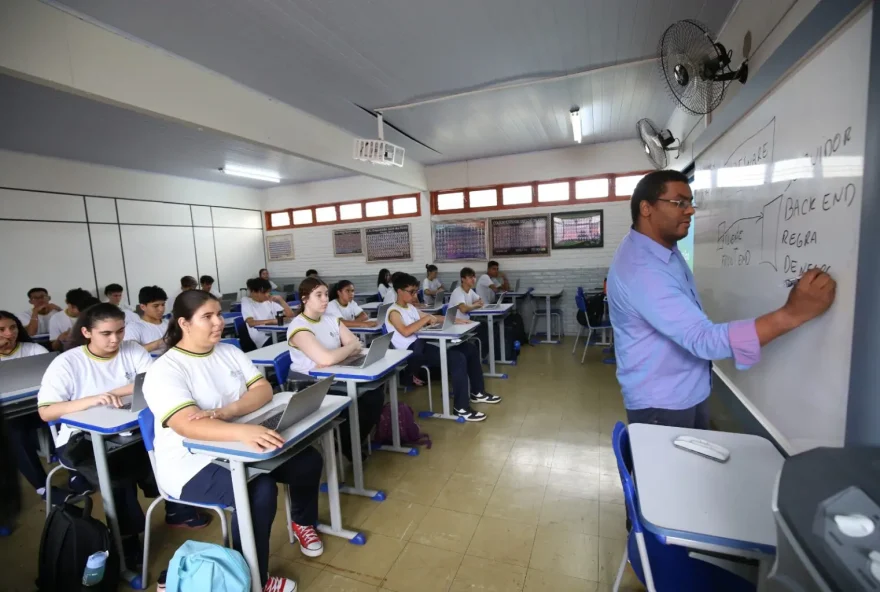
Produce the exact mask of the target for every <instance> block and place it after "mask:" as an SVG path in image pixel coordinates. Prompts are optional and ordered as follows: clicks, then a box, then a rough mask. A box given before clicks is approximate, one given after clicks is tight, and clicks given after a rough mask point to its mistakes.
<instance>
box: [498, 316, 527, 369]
mask: <svg viewBox="0 0 880 592" xmlns="http://www.w3.org/2000/svg"><path fill="white" fill-rule="evenodd" d="M504 332H505V336H504V337H505V338H506V339H511V340H513V341H519V343H520V345H529V334H528V333H526V325H525V323H524V322H523V318H522V316H521V315H520V314H519V313H518V312H512V313H510V314H509V315H507V318H506V319H504ZM508 336H509V337H508ZM507 359H508V360H513V359H515V358H512V357H508V358H507Z"/></svg>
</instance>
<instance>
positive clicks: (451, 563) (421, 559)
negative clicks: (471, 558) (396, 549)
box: [382, 542, 463, 592]
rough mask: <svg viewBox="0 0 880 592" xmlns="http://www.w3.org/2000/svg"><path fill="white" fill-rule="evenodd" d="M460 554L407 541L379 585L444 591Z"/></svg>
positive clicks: (397, 589) (407, 590)
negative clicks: (383, 580)
mask: <svg viewBox="0 0 880 592" xmlns="http://www.w3.org/2000/svg"><path fill="white" fill-rule="evenodd" d="M462 557H463V556H462V555H461V554H459V553H453V552H452V551H445V550H443V549H438V548H436V547H428V546H425V545H419V544H416V543H412V542H410V543H409V544H407V546H406V548H405V549H404V550H403V553H401V554H400V557H398V558H397V562H396V563H395V564H394V566H393V567H392V568H391V571H389V572H388V575H387V576H385V582H384V583H383V584H382V585H383V586H384V587H385V588H387V589H389V590H394V591H395V592H410V591H411V590H418V591H419V592H446V591H447V590H449V586H450V585H451V584H452V580H453V579H454V578H455V574H456V572H457V571H458V566H459V565H460V564H461V560H462Z"/></svg>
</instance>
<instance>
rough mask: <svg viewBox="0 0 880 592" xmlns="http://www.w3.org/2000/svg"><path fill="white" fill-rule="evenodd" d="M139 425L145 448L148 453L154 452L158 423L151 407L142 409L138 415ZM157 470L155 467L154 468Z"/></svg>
mask: <svg viewBox="0 0 880 592" xmlns="http://www.w3.org/2000/svg"><path fill="white" fill-rule="evenodd" d="M138 425H139V426H140V428H141V437H142V438H143V439H144V448H146V449H147V452H153V439H154V438H155V437H156V423H155V419H154V418H153V412H152V411H150V408H149V407H146V408H144V409H141V411H140V413H138ZM154 468H155V467H154Z"/></svg>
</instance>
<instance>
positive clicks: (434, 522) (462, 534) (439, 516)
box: [410, 508, 480, 553]
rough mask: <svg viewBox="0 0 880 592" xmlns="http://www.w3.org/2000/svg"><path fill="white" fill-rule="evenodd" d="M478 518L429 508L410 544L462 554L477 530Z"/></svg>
mask: <svg viewBox="0 0 880 592" xmlns="http://www.w3.org/2000/svg"><path fill="white" fill-rule="evenodd" d="M479 523H480V517H479V516H475V515H473V514H465V513H463V512H455V511H453V510H445V509H443V508H431V509H429V510H428V513H427V514H426V515H425V517H424V518H422V522H421V523H420V524H419V526H418V528H416V530H415V532H414V533H413V534H412V537H411V538H410V542H413V543H419V544H422V545H428V546H431V547H437V548H439V549H446V550H447V551H455V552H456V553H464V552H465V551H467V548H468V545H470V543H471V539H472V538H473V536H474V532H475V531H476V530H477V525H478V524H479Z"/></svg>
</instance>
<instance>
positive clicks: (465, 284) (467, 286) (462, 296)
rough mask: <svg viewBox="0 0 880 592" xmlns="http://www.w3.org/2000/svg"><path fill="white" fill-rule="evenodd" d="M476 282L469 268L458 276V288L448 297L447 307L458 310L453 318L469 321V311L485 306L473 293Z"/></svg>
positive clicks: (475, 275) (475, 276)
mask: <svg viewBox="0 0 880 592" xmlns="http://www.w3.org/2000/svg"><path fill="white" fill-rule="evenodd" d="M476 281H477V274H476V273H474V270H473V269H471V268H470V267H465V268H463V269H462V270H461V273H460V274H459V283H458V287H457V288H455V290H453V291H452V294H451V295H450V296H449V306H452V307H455V308H457V309H458V313H457V314H456V315H455V318H456V319H458V320H461V321H469V320H470V318H471V315H470V313H471V311H472V310H477V309H478V308H482V307H483V306H484V304H485V302H484V301H483V299H482V298H480V297H479V296H478V295H477V293H476V292H475V291H474V284H476Z"/></svg>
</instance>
